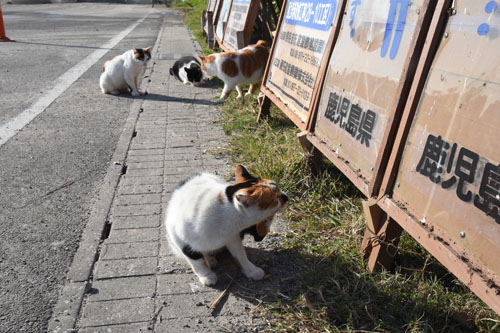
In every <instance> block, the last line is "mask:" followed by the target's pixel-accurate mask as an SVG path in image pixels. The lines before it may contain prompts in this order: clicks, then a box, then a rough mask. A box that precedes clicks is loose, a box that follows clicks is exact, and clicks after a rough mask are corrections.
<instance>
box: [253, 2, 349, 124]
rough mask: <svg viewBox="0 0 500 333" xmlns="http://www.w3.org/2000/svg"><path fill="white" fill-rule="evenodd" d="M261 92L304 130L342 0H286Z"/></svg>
mask: <svg viewBox="0 0 500 333" xmlns="http://www.w3.org/2000/svg"><path fill="white" fill-rule="evenodd" d="M284 6H285V8H284V9H283V10H282V14H281V19H280V24H279V27H278V32H277V35H276V38H275V40H274V43H273V48H272V50H271V56H270V60H269V62H268V67H267V69H266V73H265V74H264V80H263V85H262V87H261V91H263V92H264V93H265V94H266V96H267V97H268V98H269V99H270V100H271V101H272V102H274V103H275V104H277V105H278V106H280V108H281V109H282V111H284V112H285V113H286V114H287V115H288V116H289V117H290V119H292V120H293V121H294V123H295V124H296V125H297V126H298V127H299V128H301V129H305V127H306V124H307V120H308V117H309V115H310V111H311V107H312V103H313V100H314V96H315V93H316V92H317V88H318V85H319V84H321V81H322V75H321V73H322V70H323V71H324V68H325V66H324V63H325V58H327V57H328V55H329V50H330V49H331V45H332V43H333V39H334V33H335V31H336V27H337V25H336V22H337V21H338V18H339V16H340V15H341V12H342V10H343V8H344V1H343V0H288V1H286V2H285V4H284Z"/></svg>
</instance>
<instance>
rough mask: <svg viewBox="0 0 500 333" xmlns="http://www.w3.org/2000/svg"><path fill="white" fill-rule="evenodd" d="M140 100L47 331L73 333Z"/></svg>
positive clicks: (158, 40) (154, 49)
mask: <svg viewBox="0 0 500 333" xmlns="http://www.w3.org/2000/svg"><path fill="white" fill-rule="evenodd" d="M165 21H166V20H165V18H163V22H162V27H161V30H160V33H159V34H158V37H157V39H156V41H155V45H154V47H153V54H156V53H157V51H158V46H159V43H160V41H161V38H162V35H163V32H164V29H165ZM154 65H155V63H154V62H153V66H151V67H150V68H148V69H147V70H146V73H145V74H146V76H148V77H150V76H151V74H152V72H153V70H154ZM148 83H149V80H148V81H146V82H145V84H144V83H143V87H144V88H147V86H148ZM144 88H143V89H144ZM144 90H146V89H144ZM144 99H145V98H144V97H142V98H140V99H136V100H135V101H134V102H133V104H132V106H131V108H130V112H129V116H128V118H127V120H126V122H125V126H124V129H123V131H122V133H121V135H120V138H119V140H118V143H117V145H116V149H115V152H114V153H113V156H112V158H111V161H110V165H109V167H108V170H107V172H106V176H105V177H104V180H103V185H102V187H101V189H100V190H99V194H98V196H97V201H96V203H95V205H94V207H93V209H92V212H91V215H90V218H89V221H88V223H87V226H86V227H85V230H84V231H83V234H82V238H81V241H80V246H79V248H78V250H77V252H76V254H75V256H74V258H73V262H72V264H71V267H70V269H69V271H68V274H67V276H66V279H67V282H66V284H65V285H64V286H63V288H62V289H61V291H60V293H59V297H58V301H57V304H56V305H55V307H54V310H53V313H52V317H51V319H50V321H49V325H48V329H47V331H48V332H72V331H74V328H75V323H76V320H77V318H78V315H79V312H80V308H81V305H82V301H83V297H84V294H85V292H86V291H87V285H88V282H89V280H90V278H91V274H92V270H93V267H94V264H95V263H96V261H97V258H98V252H99V245H100V243H101V241H102V238H103V234H104V233H105V231H106V225H107V223H108V222H107V219H108V215H109V211H110V209H111V204H112V202H113V198H114V197H115V193H116V190H117V186H118V182H119V180H120V177H121V175H122V173H123V170H122V168H123V165H124V162H125V159H126V157H127V153H128V150H129V147H130V144H131V142H132V139H133V136H134V131H135V127H136V124H137V120H138V118H139V113H140V111H141V106H142V104H143V103H144Z"/></svg>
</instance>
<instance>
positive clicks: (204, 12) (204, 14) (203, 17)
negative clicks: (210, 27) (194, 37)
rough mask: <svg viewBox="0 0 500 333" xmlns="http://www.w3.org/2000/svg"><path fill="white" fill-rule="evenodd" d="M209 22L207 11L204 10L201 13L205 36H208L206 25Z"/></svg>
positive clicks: (202, 29)
mask: <svg viewBox="0 0 500 333" xmlns="http://www.w3.org/2000/svg"><path fill="white" fill-rule="evenodd" d="M206 24H207V11H206V10H204V11H203V12H202V13H201V34H202V35H203V36H206V33H205V26H206Z"/></svg>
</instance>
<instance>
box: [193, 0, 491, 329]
mask: <svg viewBox="0 0 500 333" xmlns="http://www.w3.org/2000/svg"><path fill="white" fill-rule="evenodd" d="M189 2H190V3H191V5H192V7H190V9H189V10H186V13H187V16H186V22H187V24H188V26H189V27H190V28H191V29H192V30H193V32H194V34H195V35H196V36H197V37H198V40H199V42H200V44H201V45H202V46H203V47H204V48H205V53H210V51H209V50H207V49H206V43H204V39H203V37H202V35H201V33H200V27H199V21H200V15H201V11H202V10H203V9H204V8H205V6H206V2H205V1H203V0H190V1H189ZM194 22H196V24H195V23H194ZM235 96H236V93H234V92H233V94H232V95H231V97H230V98H229V99H228V100H227V101H226V102H225V103H224V104H223V105H222V106H221V112H222V114H223V123H222V124H223V126H224V131H225V132H226V134H227V135H229V138H230V139H229V140H230V144H229V145H228V149H229V154H230V156H231V158H232V161H233V162H234V163H243V164H245V165H247V166H248V167H249V168H250V169H251V172H252V173H255V174H258V175H260V176H262V177H265V178H271V179H274V180H276V181H277V182H278V183H279V185H280V187H281V188H282V189H283V190H284V191H285V192H287V194H288V195H289V198H290V203H289V206H288V208H287V209H286V210H285V212H284V214H285V218H286V219H287V220H288V221H289V223H290V224H289V225H288V232H287V235H286V239H285V242H284V244H283V246H284V250H285V251H290V252H291V253H294V254H296V259H297V261H298V262H300V266H301V267H304V270H303V272H301V273H302V278H303V281H304V283H303V284H302V285H301V286H297V289H298V290H297V296H296V297H295V298H293V299H290V300H286V301H284V300H283V299H282V298H281V299H276V301H274V302H271V303H266V304H265V309H266V310H265V311H266V315H267V316H268V317H270V318H272V323H273V328H272V329H271V330H275V331H286V332H296V331H301V332H322V331H325V332H339V331H342V332H344V331H359V330H361V331H410V332H452V331H453V332H471V331H484V332H489V331H499V330H500V319H499V318H498V316H496V315H495V314H494V312H493V311H492V310H491V309H489V308H488V307H487V306H486V305H484V303H483V302H482V301H480V300H479V299H478V298H477V297H476V296H475V295H474V294H473V293H472V292H470V290H469V289H468V288H467V287H465V286H464V285H463V284H462V283H461V282H460V281H459V280H458V279H456V278H455V277H454V276H453V275H452V274H451V273H449V272H448V271H447V270H446V269H445V268H444V267H443V266H442V265H441V264H440V263H439V262H437V261H436V260H435V259H434V258H433V257H432V256H431V255H430V254H429V253H428V252H427V251H425V250H424V249H423V248H422V247H421V246H420V245H419V244H418V243H417V242H415V241H414V240H413V239H412V238H411V237H410V236H408V235H407V234H403V236H402V239H401V241H400V243H399V251H398V255H397V256H396V260H395V268H394V270H392V271H383V272H377V273H371V272H369V271H367V269H366V266H365V261H364V260H363V258H362V254H361V253H360V248H361V241H362V237H363V232H364V226H365V220H364V217H363V214H362V208H361V200H362V199H363V197H362V195H361V193H360V192H359V191H358V190H357V189H356V188H355V187H354V185H352V183H351V182H350V181H349V180H348V179H347V178H346V177H345V176H344V175H342V173H340V172H339V171H338V170H337V168H335V167H334V166H333V164H332V163H331V162H329V161H328V160H324V165H325V167H324V169H323V171H322V173H321V174H319V175H316V176H313V175H312V173H311V172H310V170H309V166H308V164H307V163H306V161H305V158H304V153H303V152H302V149H301V146H300V144H299V142H298V139H297V137H296V135H297V133H298V129H297V128H296V127H295V125H294V124H293V123H292V122H291V121H290V120H289V119H288V118H287V117H286V115H284V114H283V113H282V112H281V111H280V110H278V109H277V108H276V107H274V106H272V108H271V117H270V118H268V119H266V120H264V121H262V122H261V123H259V124H257V123H256V122H255V119H256V116H257V112H258V105H257V103H256V101H255V98H247V99H246V100H245V101H243V102H242V101H240V100H236V99H235Z"/></svg>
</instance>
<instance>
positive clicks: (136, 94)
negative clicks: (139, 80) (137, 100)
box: [132, 91, 141, 97]
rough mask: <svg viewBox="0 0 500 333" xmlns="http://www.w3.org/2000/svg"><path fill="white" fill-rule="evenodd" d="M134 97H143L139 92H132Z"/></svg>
mask: <svg viewBox="0 0 500 333" xmlns="http://www.w3.org/2000/svg"><path fill="white" fill-rule="evenodd" d="M132 96H134V97H138V96H141V93H140V92H138V91H132Z"/></svg>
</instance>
